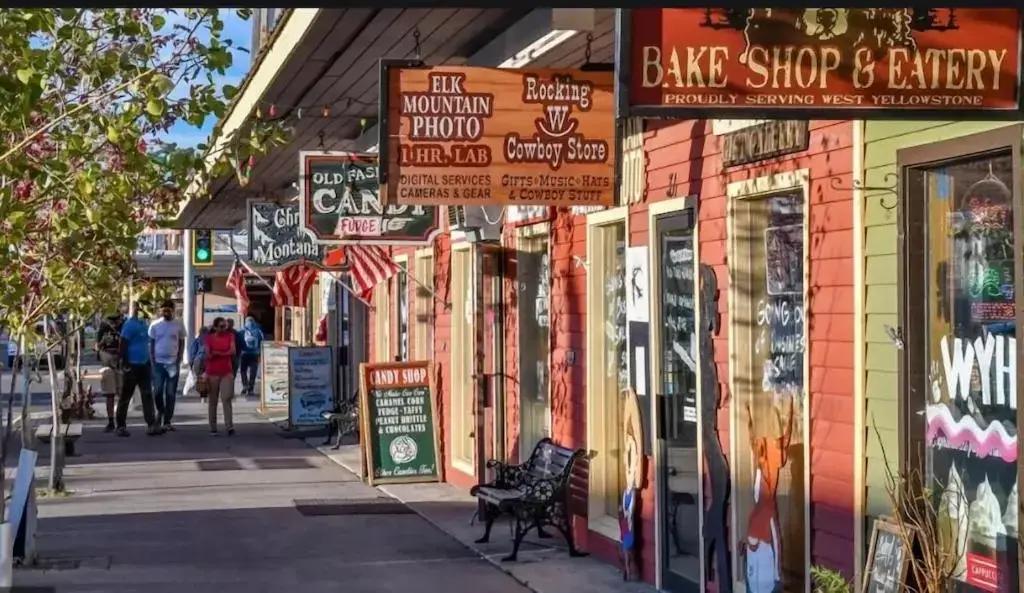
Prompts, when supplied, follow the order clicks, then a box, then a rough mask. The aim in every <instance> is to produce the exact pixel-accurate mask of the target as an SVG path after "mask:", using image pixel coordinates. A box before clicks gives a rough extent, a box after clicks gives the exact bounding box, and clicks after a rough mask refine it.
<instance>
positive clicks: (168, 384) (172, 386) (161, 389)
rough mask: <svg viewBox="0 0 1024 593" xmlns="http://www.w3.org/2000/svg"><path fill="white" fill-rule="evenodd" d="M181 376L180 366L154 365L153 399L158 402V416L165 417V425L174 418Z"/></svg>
mask: <svg viewBox="0 0 1024 593" xmlns="http://www.w3.org/2000/svg"><path fill="white" fill-rule="evenodd" d="M180 375H181V368H180V365H177V364H173V363H171V364H163V363H159V362H157V363H153V399H154V400H155V401H156V411H157V414H160V416H162V417H163V422H164V424H170V423H171V418H173V417H174V403H175V402H176V401H177V399H178V377H179V376H180Z"/></svg>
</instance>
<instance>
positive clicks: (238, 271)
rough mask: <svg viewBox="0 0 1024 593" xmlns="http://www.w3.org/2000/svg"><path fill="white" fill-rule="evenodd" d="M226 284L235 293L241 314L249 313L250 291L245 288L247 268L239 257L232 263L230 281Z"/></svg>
mask: <svg viewBox="0 0 1024 593" xmlns="http://www.w3.org/2000/svg"><path fill="white" fill-rule="evenodd" d="M225 286H227V288H228V290H230V291H231V292H232V293H234V295H235V301H236V302H237V303H238V313H239V315H242V316H243V317H244V316H246V315H248V314H249V293H248V292H247V291H246V290H245V270H244V269H243V268H242V264H241V262H239V261H238V260H237V259H236V260H235V263H233V264H231V272H229V273H228V281H227V283H225Z"/></svg>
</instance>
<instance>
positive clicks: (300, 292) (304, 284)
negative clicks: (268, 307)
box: [271, 264, 317, 307]
mask: <svg viewBox="0 0 1024 593" xmlns="http://www.w3.org/2000/svg"><path fill="white" fill-rule="evenodd" d="M316 277H317V270H316V268H313V267H311V266H307V265H303V264H299V265H297V266H291V267H288V268H285V269H283V270H281V271H279V272H278V273H277V276H276V277H275V280H274V294H273V296H272V297H271V303H272V304H273V305H274V306H275V307H305V306H306V300H307V299H308V298H309V291H310V289H312V288H313V283H314V282H316Z"/></svg>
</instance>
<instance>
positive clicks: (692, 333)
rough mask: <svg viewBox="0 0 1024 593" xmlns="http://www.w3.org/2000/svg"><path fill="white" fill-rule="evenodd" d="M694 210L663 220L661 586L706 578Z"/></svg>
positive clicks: (678, 590)
mask: <svg viewBox="0 0 1024 593" xmlns="http://www.w3.org/2000/svg"><path fill="white" fill-rule="evenodd" d="M693 220H694V212H693V210H692V209H688V210H684V211H683V212H681V213H678V214H672V215H669V216H665V217H661V218H659V219H658V220H657V227H656V229H657V237H658V256H659V265H658V273H659V274H660V287H661V306H660V308H659V311H658V314H657V317H656V318H655V319H654V322H655V323H657V324H659V325H658V327H659V330H660V340H659V341H660V343H659V344H656V345H655V348H656V353H655V355H656V356H659V357H660V358H659V360H660V361H661V368H660V373H659V374H660V376H659V377H657V379H656V383H655V386H656V387H657V389H658V392H657V393H658V396H657V397H658V406H659V409H658V422H657V437H658V440H657V443H656V445H655V446H657V447H659V448H660V453H661V460H662V463H660V464H659V465H660V467H659V469H658V476H657V481H658V487H659V488H661V508H660V509H658V511H659V512H660V513H661V516H662V521H661V525H662V529H663V533H662V538H661V541H662V546H661V550H660V554H661V577H662V588H663V589H664V590H666V591H672V592H673V593H689V592H700V591H703V586H702V584H701V564H700V563H701V530H700V528H699V526H700V520H701V508H702V503H701V497H700V489H701V480H702V476H701V463H700V456H699V453H698V449H697V438H698V436H697V435H698V430H697V428H698V427H697V363H696V361H697V360H698V359H699V357H698V355H697V327H696V311H695V309H694V303H695V302H696V286H697V283H696V282H695V281H694V269H695V266H694V264H695V262H694V245H693V239H694V237H693Z"/></svg>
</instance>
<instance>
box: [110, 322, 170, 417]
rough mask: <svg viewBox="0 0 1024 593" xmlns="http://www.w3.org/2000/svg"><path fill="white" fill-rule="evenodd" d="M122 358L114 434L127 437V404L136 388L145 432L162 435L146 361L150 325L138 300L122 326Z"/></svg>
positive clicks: (129, 403)
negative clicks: (122, 373) (144, 423)
mask: <svg viewBox="0 0 1024 593" xmlns="http://www.w3.org/2000/svg"><path fill="white" fill-rule="evenodd" d="M121 361H122V362H123V364H124V366H125V373H124V384H123V388H122V390H121V397H120V398H119V399H118V402H117V436H119V437H126V436H130V434H129V432H128V427H127V424H128V406H129V405H131V403H132V396H133V395H135V388H136V387H138V388H139V395H140V396H142V415H143V417H144V418H145V420H146V434H148V435H156V434H163V428H162V427H160V426H157V422H156V413H155V410H154V405H153V403H154V402H153V376H152V373H151V371H150V360H149V324H148V323H146V321H145V320H143V319H142V318H141V316H140V315H139V305H138V303H132V310H131V316H130V317H129V319H128V320H127V321H125V322H124V325H123V326H121Z"/></svg>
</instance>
